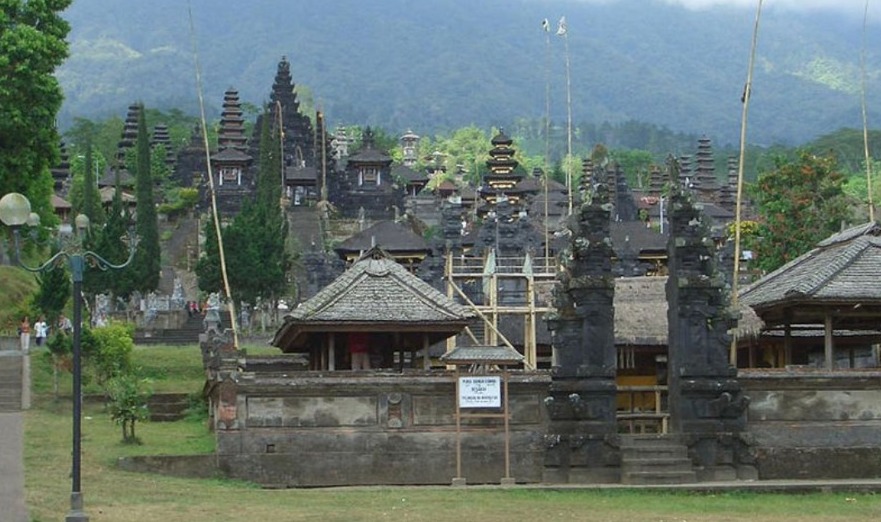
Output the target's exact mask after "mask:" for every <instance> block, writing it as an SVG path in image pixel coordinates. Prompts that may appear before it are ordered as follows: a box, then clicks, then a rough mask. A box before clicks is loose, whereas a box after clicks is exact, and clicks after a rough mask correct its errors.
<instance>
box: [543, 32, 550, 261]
mask: <svg viewBox="0 0 881 522" xmlns="http://www.w3.org/2000/svg"><path fill="white" fill-rule="evenodd" d="M541 27H542V29H544V32H545V175H544V190H545V263H547V264H550V261H549V260H550V257H551V241H550V228H549V226H550V225H549V223H548V214H549V212H548V205H549V202H548V185H549V181H550V175H551V24H550V22H548V19H547V18H545V19H544V20H542V22H541Z"/></svg>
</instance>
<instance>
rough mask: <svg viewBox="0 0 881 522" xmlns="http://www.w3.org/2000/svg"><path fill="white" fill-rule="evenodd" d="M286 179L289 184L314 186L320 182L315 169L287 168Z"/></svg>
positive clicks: (285, 171)
mask: <svg viewBox="0 0 881 522" xmlns="http://www.w3.org/2000/svg"><path fill="white" fill-rule="evenodd" d="M284 177H285V181H287V182H288V183H294V184H300V185H302V184H304V183H311V184H314V183H315V182H316V181H317V180H318V171H317V170H315V167H285V169H284Z"/></svg>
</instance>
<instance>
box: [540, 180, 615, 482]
mask: <svg viewBox="0 0 881 522" xmlns="http://www.w3.org/2000/svg"><path fill="white" fill-rule="evenodd" d="M584 179H585V182H584V183H585V184H584V186H583V187H582V192H583V194H584V197H583V200H584V202H583V203H582V204H581V206H580V207H579V209H578V212H577V213H576V214H575V215H574V216H573V217H572V218H570V219H571V220H572V221H571V222H570V230H571V233H572V235H571V242H570V246H569V247H568V249H567V250H565V251H564V252H563V253H562V265H563V271H562V273H561V276H560V284H559V286H558V288H557V290H556V293H555V299H554V300H555V308H556V311H555V313H553V314H551V316H550V317H549V319H548V326H549V328H550V329H551V331H552V338H553V346H554V368H553V381H552V383H551V386H550V390H549V395H548V398H547V399H546V400H545V405H546V406H547V408H548V415H549V417H550V420H551V424H550V427H549V430H548V436H547V446H548V450H547V453H546V455H545V480H546V481H548V482H584V481H589V482H614V481H617V480H618V477H619V470H618V468H617V466H618V463H619V461H620V456H619V453H618V448H617V436H616V419H615V395H616V391H617V387H616V385H615V372H616V367H615V366H616V358H615V339H614V330H615V328H614V321H615V312H614V306H613V300H614V294H615V282H614V277H613V275H612V256H613V252H612V245H611V240H610V235H609V218H610V208H611V205H610V204H609V198H608V189H607V185H606V184H605V183H603V182H597V181H596V180H593V179H591V178H590V177H589V176H585V177H584Z"/></svg>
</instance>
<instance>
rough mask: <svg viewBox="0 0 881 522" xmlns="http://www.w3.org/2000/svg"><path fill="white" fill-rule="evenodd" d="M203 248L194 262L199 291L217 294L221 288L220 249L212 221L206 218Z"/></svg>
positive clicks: (210, 218)
mask: <svg viewBox="0 0 881 522" xmlns="http://www.w3.org/2000/svg"><path fill="white" fill-rule="evenodd" d="M203 230H204V232H203V234H204V236H205V247H204V248H203V250H202V256H201V257H200V258H199V261H198V262H196V278H197V281H198V284H199V290H201V291H203V292H207V293H210V292H219V291H220V290H221V289H222V288H223V278H222V277H221V272H220V248H219V247H218V241H217V233H216V228H215V227H214V219H213V218H212V217H210V216H209V217H208V219H206V220H205V228H204V229H203Z"/></svg>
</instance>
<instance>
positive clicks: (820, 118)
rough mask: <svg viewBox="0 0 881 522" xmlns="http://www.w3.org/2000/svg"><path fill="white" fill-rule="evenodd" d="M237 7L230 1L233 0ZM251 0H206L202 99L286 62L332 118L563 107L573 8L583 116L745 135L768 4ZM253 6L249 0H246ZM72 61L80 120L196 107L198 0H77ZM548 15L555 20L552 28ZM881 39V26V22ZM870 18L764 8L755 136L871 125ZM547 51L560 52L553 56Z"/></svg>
mask: <svg viewBox="0 0 881 522" xmlns="http://www.w3.org/2000/svg"><path fill="white" fill-rule="evenodd" d="M223 4H226V7H224V5H223ZM292 4H293V3H291V2H285V1H281V0H264V1H261V2H253V3H247V4H242V3H240V2H219V1H217V0H212V1H209V0H192V2H191V5H192V9H193V16H194V26H195V30H196V35H197V38H196V43H197V46H198V49H199V55H200V56H199V58H200V62H201V65H202V72H203V84H204V90H205V100H206V104H208V105H209V107H208V109H209V111H210V112H211V113H212V114H216V113H217V112H218V111H219V105H220V101H221V99H222V93H223V91H224V90H225V89H226V88H228V87H230V86H234V87H236V88H237V89H239V91H240V94H241V97H242V99H243V100H244V101H248V102H251V103H255V104H260V103H262V102H264V101H265V100H267V99H268V95H269V91H270V87H271V84H272V79H273V77H274V75H275V68H276V64H277V63H278V60H279V59H280V58H281V57H282V56H283V55H286V56H287V57H288V58H289V60H290V61H291V63H292V72H293V74H294V81H295V82H296V83H298V84H304V85H307V86H309V87H310V88H311V90H312V91H313V93H314V94H315V97H316V100H317V101H318V103H320V104H321V106H322V107H323V108H324V109H325V112H326V114H327V116H328V120H329V122H330V123H331V124H341V123H344V124H350V123H355V124H371V125H380V126H382V127H385V128H387V129H389V130H391V131H392V132H398V131H402V130H404V129H406V128H413V129H414V130H416V131H417V132H419V133H421V134H430V133H433V132H436V131H440V130H445V129H449V128H455V127H461V126H464V125H468V124H471V123H474V124H477V125H481V126H489V125H505V124H508V123H509V122H512V121H514V120H515V119H516V118H521V117H522V118H541V117H543V116H544V112H545V89H546V85H547V83H546V82H547V78H548V72H549V73H550V78H551V80H550V85H551V106H552V108H551V117H552V120H553V121H555V122H556V123H557V124H560V123H561V122H565V119H566V104H565V100H566V71H565V66H564V63H565V50H564V43H565V42H564V40H563V39H562V38H560V37H557V36H555V35H553V34H551V35H550V40H549V41H550V52H548V44H547V41H546V36H545V33H543V32H542V31H541V29H540V21H541V19H542V18H544V17H548V18H550V19H551V20H556V19H557V18H558V17H559V15H561V14H566V16H567V20H568V27H569V33H568V46H569V56H570V59H571V68H570V70H571V92H572V114H573V119H574V120H575V121H576V122H596V123H599V122H602V121H611V122H619V121H625V120H628V119H636V120H641V121H646V122H650V123H655V124H658V125H662V126H666V127H669V128H671V129H673V130H677V131H684V132H692V133H703V134H707V135H709V136H711V137H713V138H714V139H716V140H717V141H719V142H722V143H736V142H737V140H738V136H739V132H740V114H741V104H740V96H741V93H742V90H743V84H744V81H745V78H746V67H747V58H748V54H749V41H750V38H751V35H752V26H753V22H754V16H755V13H754V12H753V11H751V10H747V9H733V8H716V9H712V10H704V11H689V10H685V9H683V8H679V7H675V6H671V5H669V4H666V3H664V2H660V1H641V2H639V3H638V5H639V8H638V9H634V5H637V4H635V3H634V2H625V1H619V2H609V3H600V4H592V3H583V2H572V3H567V2H565V1H563V0H561V1H558V2H540V1H536V0H507V1H503V0H483V1H480V2H473V1H471V2H466V1H463V0H446V1H434V2H414V1H412V0H384V1H383V2H363V1H357V2H356V1H354V0H337V1H334V2H318V1H305V2H297V3H295V4H296V5H292ZM245 5H247V7H245ZM66 16H67V17H68V19H69V20H70V21H71V24H72V32H71V37H70V41H71V57H70V58H69V59H68V61H67V62H66V63H65V65H64V66H63V67H62V68H61V70H60V71H59V73H58V75H59V79H60V81H61V83H62V86H63V87H64V89H65V92H66V95H67V101H66V103H65V105H64V107H63V110H62V114H61V115H60V120H61V122H62V125H64V124H65V123H67V122H70V121H71V120H72V118H73V117H75V116H86V117H104V116H107V115H109V114H117V115H118V114H122V113H123V112H124V108H125V107H126V106H127V105H128V104H129V103H131V102H132V101H135V100H142V101H144V102H145V103H146V104H147V105H148V106H156V107H159V108H167V107H179V108H181V109H183V110H185V111H187V112H192V113H196V112H197V105H196V103H197V98H196V94H195V79H194V66H193V63H194V61H193V56H192V45H191V40H190V32H189V20H188V10H187V4H186V3H184V2H180V1H179V0H153V1H152V2H149V3H147V2H125V3H122V2H116V1H114V0H89V1H85V0H84V1H80V2H74V4H73V6H72V7H71V8H70V9H69V11H68V12H67V14H66ZM552 25H553V26H555V25H556V24H555V23H554V22H552ZM870 30H871V31H874V33H877V32H878V30H879V27H877V26H875V27H870ZM860 41H861V33H860V23H859V22H854V21H850V20H847V19H844V18H841V17H838V18H836V17H834V16H832V15H829V14H824V15H822V16H821V15H819V14H815V15H810V16H808V15H792V14H789V13H785V12H775V11H774V10H773V9H771V10H766V13H765V14H764V16H763V20H762V32H761V34H760V37H759V52H758V63H757V67H756V73H755V77H754V81H753V98H752V105H751V112H750V128H749V138H750V141H752V142H755V143H762V144H770V143H774V142H780V143H788V144H792V143H800V142H804V141H806V140H808V139H810V138H813V137H815V136H818V135H820V134H823V133H827V132H830V131H833V130H836V129H837V128H839V127H843V126H850V127H856V126H859V125H860V124H861V119H860V109H859V92H858V90H857V89H858V87H859V81H860V78H859V69H858V65H859V52H860V49H859V46H860ZM872 43H873V42H872V41H870V45H869V49H870V52H869V53H868V55H867V64H868V70H869V76H868V78H869V83H868V87H869V89H868V92H869V104H870V105H869V106H870V122H872V121H878V119H881V56H879V55H878V53H877V49H878V48H879V46H878V45H874V46H872ZM549 57H550V59H548V58H549Z"/></svg>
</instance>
